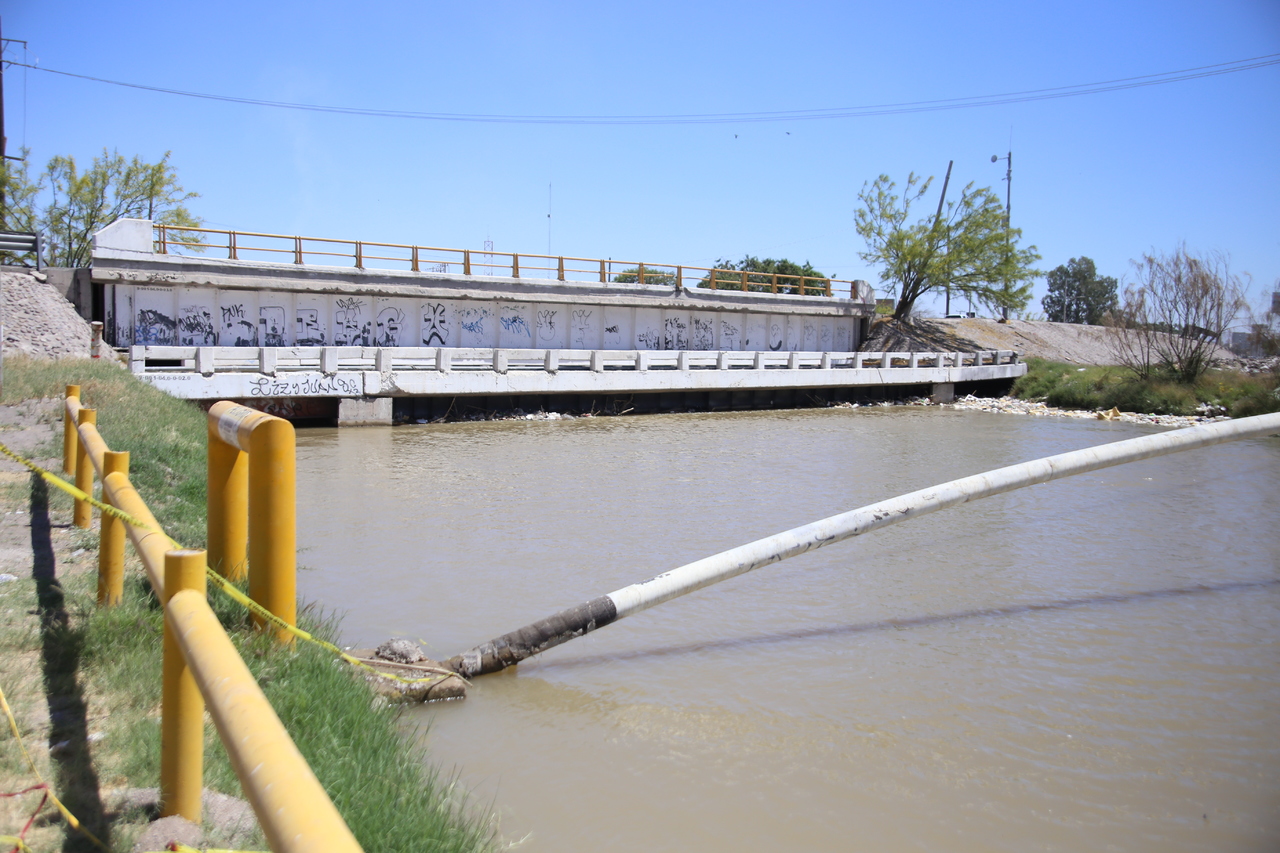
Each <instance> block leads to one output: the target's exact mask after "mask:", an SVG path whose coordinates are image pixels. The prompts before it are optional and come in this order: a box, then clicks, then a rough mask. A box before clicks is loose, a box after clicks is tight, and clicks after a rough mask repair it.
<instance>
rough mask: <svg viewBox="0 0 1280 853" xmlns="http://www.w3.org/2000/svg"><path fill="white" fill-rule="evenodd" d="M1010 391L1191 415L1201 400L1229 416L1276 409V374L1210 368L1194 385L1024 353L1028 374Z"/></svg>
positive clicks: (1074, 403) (1091, 406)
mask: <svg viewBox="0 0 1280 853" xmlns="http://www.w3.org/2000/svg"><path fill="white" fill-rule="evenodd" d="M1012 394H1013V396H1015V397H1020V398H1022V399H1026V400H1043V401H1044V402H1046V403H1048V404H1049V405H1050V406H1057V407H1059V408H1063V409H1085V410H1106V409H1111V408H1113V407H1114V408H1117V409H1119V410H1121V411H1122V412H1142V413H1146V414H1156V415H1194V414H1196V413H1197V408H1198V407H1199V406H1201V405H1202V404H1206V403H1207V404H1210V405H1212V406H1215V407H1218V409H1219V411H1222V412H1225V413H1227V414H1229V415H1231V417H1233V418H1241V417H1248V416H1250V415H1259V414H1264V413H1266V412H1275V411H1280V375H1277V374H1275V373H1267V374H1255V375H1248V374H1244V373H1239V372H1237V371H1231V370H1210V371H1209V372H1208V373H1206V374H1205V375H1204V376H1203V377H1201V379H1200V381H1198V382H1197V383H1196V384H1194V385H1183V384H1180V383H1177V382H1172V381H1167V380H1156V379H1153V380H1145V381H1144V380H1138V379H1136V378H1134V377H1133V374H1131V373H1130V372H1129V371H1127V370H1125V369H1124V368H1122V367H1086V368H1080V367H1078V366H1076V365H1071V364H1062V363H1060V362H1053V361H1046V360H1044V359H1038V358H1032V359H1027V374H1026V375H1025V376H1023V377H1021V378H1019V379H1018V381H1017V382H1015V383H1014V385H1013V391H1012Z"/></svg>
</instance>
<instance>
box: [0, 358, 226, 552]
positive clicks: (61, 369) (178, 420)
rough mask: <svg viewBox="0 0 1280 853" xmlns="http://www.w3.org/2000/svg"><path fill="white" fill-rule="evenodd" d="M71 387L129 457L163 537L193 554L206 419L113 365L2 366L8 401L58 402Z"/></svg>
mask: <svg viewBox="0 0 1280 853" xmlns="http://www.w3.org/2000/svg"><path fill="white" fill-rule="evenodd" d="M67 385H79V386H80V400H81V403H82V404H83V405H85V406H87V407H88V408H91V409H95V410H97V413H98V431H99V432H100V433H101V434H102V437H103V439H104V440H105V441H106V442H107V446H108V447H110V448H111V449H112V450H127V451H129V480H130V481H131V482H132V483H133V484H134V485H135V486H136V487H137V489H138V492H139V493H140V494H141V495H142V496H143V497H144V499H146V501H147V505H148V506H150V508H151V511H152V513H154V514H155V516H156V520H157V521H159V522H160V524H161V525H163V527H164V528H165V531H166V532H167V533H168V534H169V535H170V536H172V537H173V538H174V539H177V540H178V541H179V542H181V543H183V544H184V545H186V546H187V547H189V548H203V547H204V545H205V530H204V515H205V495H206V491H205V477H206V466H207V463H206V458H207V457H206V452H205V441H206V439H205V413H204V412H203V411H202V410H201V409H200V408H199V407H197V406H194V405H192V404H191V403H189V402H187V401H186V400H179V399H177V398H175V397H170V396H169V395H168V394H165V393H164V392H163V391H158V390H156V389H155V388H153V387H151V386H150V385H147V384H145V383H143V382H140V381H138V380H137V379H135V378H134V377H133V375H132V374H130V373H129V372H128V371H126V370H124V369H123V368H121V367H120V366H119V365H117V364H114V363H112V362H108V361H96V360H91V359H61V360H58V361H44V360H39V359H32V358H26V357H23V356H9V357H7V358H6V359H5V360H4V397H3V402H5V403H15V402H20V401H22V400H30V399H37V398H41V397H61V396H62V395H63V394H64V392H65V389H66V386H67ZM57 455H59V456H60V455H61V449H60V448H59V450H58V451H57Z"/></svg>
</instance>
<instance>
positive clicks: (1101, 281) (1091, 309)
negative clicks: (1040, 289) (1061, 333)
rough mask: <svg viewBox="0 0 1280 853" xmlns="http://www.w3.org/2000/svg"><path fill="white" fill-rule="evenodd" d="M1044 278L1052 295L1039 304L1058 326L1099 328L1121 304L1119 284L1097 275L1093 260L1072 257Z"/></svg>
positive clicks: (1109, 278) (1105, 276) (1107, 277)
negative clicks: (1068, 324) (1118, 294)
mask: <svg viewBox="0 0 1280 853" xmlns="http://www.w3.org/2000/svg"><path fill="white" fill-rule="evenodd" d="M1045 278H1046V280H1047V281H1048V282H1049V293H1048V295H1046V296H1045V298H1044V299H1042V300H1040V304H1041V305H1042V306H1044V313H1045V314H1046V315H1048V318H1049V319H1050V320H1054V321H1056V322H1058V323H1083V324H1084V325H1086V326H1098V325H1101V324H1102V318H1103V317H1105V316H1106V315H1107V314H1108V313H1110V312H1112V311H1114V310H1115V309H1116V307H1117V305H1118V304H1119V300H1118V298H1117V295H1116V293H1117V290H1116V289H1117V287H1118V283H1117V282H1116V280H1115V279H1114V278H1112V277H1111V276H1109V275H1102V276H1100V275H1098V270H1097V269H1096V268H1095V267H1094V265H1093V260H1092V259H1090V258H1085V257H1080V258H1072V259H1071V260H1069V261H1067V262H1066V263H1065V264H1062V265H1061V266H1058V267H1056V268H1055V269H1052V270H1050V271H1049V274H1048V275H1047V276H1045Z"/></svg>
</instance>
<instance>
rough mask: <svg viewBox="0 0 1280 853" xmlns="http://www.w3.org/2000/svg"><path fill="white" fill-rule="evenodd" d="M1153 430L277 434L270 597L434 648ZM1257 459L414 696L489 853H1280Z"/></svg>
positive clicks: (856, 419)
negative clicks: (279, 542) (461, 688)
mask: <svg viewBox="0 0 1280 853" xmlns="http://www.w3.org/2000/svg"><path fill="white" fill-rule="evenodd" d="M1150 431H1152V428H1147V427H1140V426H1134V425H1126V424H1118V423H1109V422H1093V421H1078V420H1066V419H1055V418H1026V417H1016V416H1005V415H992V414H985V413H978V412H956V411H950V410H940V409H924V408H894V409H875V408H873V409H865V408H864V409H857V410H811V411H798V412H786V413H778V412H772V413H734V414H689V415H663V416H649V417H643V418H613V419H581V420H573V421H559V422H546V421H533V422H494V423H478V424H451V425H436V426H424V427H397V428H368V429H353V428H347V429H342V430H305V431H302V432H300V433H299V438H298V471H299V490H298V494H299V537H298V538H299V543H300V546H301V547H302V548H303V552H302V554H301V555H300V559H301V562H302V563H304V564H306V565H307V566H309V567H311V568H310V570H308V571H304V572H302V573H301V575H300V577H299V585H300V590H301V593H302V594H303V595H304V596H305V597H307V598H308V599H310V600H313V601H318V602H322V603H323V604H325V605H327V606H329V607H332V608H338V609H341V610H343V611H345V613H346V617H345V621H344V623H343V626H344V627H343V632H344V637H345V639H346V641H347V642H349V643H352V644H355V643H363V644H372V643H376V642H380V641H381V640H383V639H386V638H387V637H389V636H403V637H412V638H414V639H420V640H422V641H423V642H424V643H425V644H426V647H427V651H428V653H429V654H431V655H432V656H433V657H436V658H439V659H444V658H446V657H448V656H450V655H453V654H455V653H457V652H460V651H462V650H464V649H466V648H469V647H470V646H472V645H475V644H476V643H479V642H482V641H484V640H487V639H490V638H492V637H494V636H497V635H499V634H502V633H505V632H507V631H510V630H513V629H515V628H518V627H521V626H523V625H524V624H526V623H528V622H531V621H533V620H535V619H538V618H541V617H543V616H547V615H549V614H551V613H552V612H554V611H556V610H559V609H560V608H562V607H565V606H568V605H571V604H575V603H578V602H580V601H583V600H586V599H587V598H590V597H593V596H596V595H600V594H603V593H606V592H609V591H612V590H614V589H617V588H619V587H621V586H624V585H626V584H628V583H631V582H634V581H637V580H643V579H645V578H648V577H651V576H652V575H654V574H657V573H658V572H661V571H664V570H666V569H670V568H673V567H675V566H678V565H681V564H683V563H686V562H689V561H692V560H694V559H697V558H700V557H703V556H706V555H709V554H712V553H715V552H717V551H720V550H723V549H726V548H729V547H732V546H735V545H739V544H742V543H744V542H746V541H749V540H752V539H755V538H759V537H761V536H765V535H768V534H771V533H775V532H777V531H780V530H783V529H786V528H789V527H792V526H795V525H798V524H802V523H805V522H808V521H812V520H814V519H816V518H819V517H823V516H826V515H831V514H834V513H836V512H839V511H843V510H847V509H851V508H855V507H858V506H861V505H864V504H867V503H871V502H873V501H876V500H880V499H883V498H886V497H891V496H894V495H897V494H902V493H904V492H908V491H911V490H914V489H917V488H921V487H924V486H927V485H930V484H934V483H939V482H942V481H945V480H948V479H952V478H955V477H960V476H964V475H967V474H973V473H976V472H980V471H983V470H987V469H990V468H994V467H998V466H1002V465H1007V464H1012V463H1015V462H1020V461H1025V460H1028V459H1033V458H1037V457H1041V456H1045V455H1049V454H1052V453H1058V452H1062V451H1066V450H1073V449H1077V448H1081V447H1086V446H1090V445H1093V444H1098V443H1102V442H1106V441H1113V440H1118V439H1122V438H1129V437H1133V436H1137V435H1142V434H1145V433H1148V432H1150ZM1277 507H1280V439H1268V440H1258V441H1243V442H1236V443H1233V444H1230V445H1224V446H1220V447H1215V448H1209V449H1206V450H1199V451H1190V452H1187V453H1182V454H1177V455H1175V456H1171V457H1166V458H1164V459H1158V460H1148V461H1145V462H1140V463H1134V464H1131V465H1126V466H1122V467H1119V468H1113V469H1110V470H1107V471H1101V472H1096V473H1093V474H1087V475H1082V476H1079V477H1075V478H1072V479H1069V480H1065V481H1062V482H1059V483H1052V484H1047V485H1042V486H1036V487H1032V488H1030V489H1024V490H1021V491H1018V492H1015V493H1012V494H1009V495H1005V496H1000V497H995V498H989V499H987V500H984V501H980V502H977V503H975V504H971V505H966V506H962V507H958V508H955V509H951V510H946V511H944V512H941V513H938V514H935V515H931V516H928V517H926V518H924V519H920V520H917V521H914V522H908V523H905V524H902V525H899V526H896V527H893V528H890V529H887V530H883V531H880V532H877V533H873V534H870V535H868V536H865V537H860V538H858V539H855V540H851V541H848V542H845V543H841V544H837V545H834V546H831V547H828V548H824V549H822V550H819V551H816V552H812V553H809V554H806V555H804V556H802V557H797V558H794V559H792V560H788V561H785V562H783V563H780V564H777V565H774V566H771V567H768V568H764V569H760V570H757V571H756V572H753V573H750V574H748V575H744V576H742V577H739V578H736V579H734V580H730V581H726V582H725V583H723V584H720V585H718V586H715V587H712V588H709V589H705V590H702V591H700V592H698V593H694V594H692V595H690V596H687V597H685V598H682V599H679V600H676V601H673V602H669V603H667V604H664V605H661V606H659V607H657V608H655V609H653V610H650V611H647V612H645V613H641V614H638V615H636V616H634V617H631V618H628V619H624V620H622V621H620V622H618V623H615V624H614V625H611V626H608V627H607V628H605V629H603V630H601V631H599V632H597V633H594V634H591V635H588V636H587V637H584V638H580V639H578V640H574V641H572V642H570V643H569V644H567V645H565V646H562V647H560V648H558V649H554V650H552V651H550V652H548V653H546V654H544V655H542V656H541V657H540V658H534V659H532V660H530V661H527V662H525V663H522V664H520V666H518V667H516V668H514V669H512V670H507V671H505V672H503V673H500V674H497V675H492V676H486V677H483V678H480V679H478V680H477V681H476V682H475V684H474V687H473V688H472V690H471V693H470V696H469V697H468V698H467V699H466V700H465V702H459V703H449V704H445V705H441V706H434V707H431V706H429V707H425V708H419V709H415V710H414V711H413V712H412V713H411V715H410V719H411V721H413V722H417V723H421V724H423V725H424V726H426V727H429V730H428V731H427V733H426V734H425V735H424V736H425V738H426V741H427V745H428V747H429V749H430V752H431V755H432V758H433V760H434V762H436V763H437V764H439V765H441V766H442V767H443V768H444V769H445V771H446V772H449V771H450V770H451V769H452V770H455V771H456V773H457V775H458V778H459V780H460V782H461V784H462V786H463V787H465V788H467V789H469V790H470V791H471V792H472V802H473V803H475V804H477V805H478V806H479V807H481V808H486V807H491V808H492V810H493V811H495V812H496V813H497V814H498V816H499V819H500V828H501V832H502V834H503V837H504V838H505V839H507V840H508V841H523V843H522V844H521V846H520V849H524V850H532V851H573V850H588V849H608V850H615V851H633V850H634V851H641V850H645V851H648V850H735V851H738V850H780V849H791V850H890V849H892V850H958V851H969V850H972V851H985V850H1009V851H1024V850H1095V849H1096V850H1274V849H1278V848H1280V726H1278V725H1277V721H1280V534H1278V532H1277V518H1278V516H1277Z"/></svg>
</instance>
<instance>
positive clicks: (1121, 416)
mask: <svg viewBox="0 0 1280 853" xmlns="http://www.w3.org/2000/svg"><path fill="white" fill-rule="evenodd" d="M944 405H945V406H946V407H947V408H952V409H961V410H964V411H971V412H997V413H999V414H1004V415H1030V416H1031V417H1037V418H1045V417H1053V418H1084V419H1086V420H1091V421H1092V420H1106V421H1119V422H1120V423H1126V424H1147V425H1149V426H1164V427H1188V426H1195V425H1196V424H1207V423H1212V422H1214V421H1226V420H1230V418H1225V417H1219V413H1218V410H1217V409H1215V408H1214V407H1213V406H1210V405H1208V404H1205V405H1202V406H1201V407H1200V411H1201V413H1200V414H1198V415H1190V416H1184V415H1143V414H1137V413H1135V412H1120V411H1117V410H1115V409H1112V410H1111V411H1110V412H1087V411H1083V410H1081V409H1055V408H1054V407H1052V406H1046V405H1045V404H1044V403H1032V402H1030V401H1028V400H1019V399H1017V398H1016V397H975V396H973V395H972V394H970V395H968V396H965V397H961V398H960V399H958V400H956V401H955V402H954V403H946V404H944Z"/></svg>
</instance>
